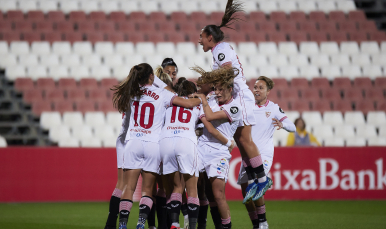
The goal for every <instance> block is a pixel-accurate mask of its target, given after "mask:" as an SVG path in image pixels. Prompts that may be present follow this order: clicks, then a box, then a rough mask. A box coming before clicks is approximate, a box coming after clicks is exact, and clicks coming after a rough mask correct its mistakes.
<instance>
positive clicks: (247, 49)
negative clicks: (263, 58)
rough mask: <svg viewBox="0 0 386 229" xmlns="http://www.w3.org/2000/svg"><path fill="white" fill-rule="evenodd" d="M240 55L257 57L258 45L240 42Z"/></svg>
mask: <svg viewBox="0 0 386 229" xmlns="http://www.w3.org/2000/svg"><path fill="white" fill-rule="evenodd" d="M238 50H239V54H244V55H256V53H258V51H257V45H256V43H255V42H240V43H239V45H238Z"/></svg>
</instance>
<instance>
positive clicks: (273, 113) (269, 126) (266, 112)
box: [252, 100, 287, 158]
mask: <svg viewBox="0 0 386 229" xmlns="http://www.w3.org/2000/svg"><path fill="white" fill-rule="evenodd" d="M253 111H254V115H255V118H256V120H257V124H256V125H254V126H252V139H253V142H254V143H255V144H256V146H257V147H258V148H259V151H260V153H261V154H262V155H263V154H264V155H265V156H267V157H269V158H273V151H274V145H273V133H274V132H275V129H276V128H277V127H275V126H274V125H273V120H272V119H273V118H276V119H277V120H279V121H281V122H282V121H284V120H285V119H287V116H286V114H285V113H284V111H283V110H282V109H281V108H280V107H279V106H278V105H277V104H276V103H274V102H272V101H269V100H267V102H266V103H265V104H264V105H262V106H259V105H256V104H255V108H254V110H253Z"/></svg>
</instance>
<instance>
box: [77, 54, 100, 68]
mask: <svg viewBox="0 0 386 229" xmlns="http://www.w3.org/2000/svg"><path fill="white" fill-rule="evenodd" d="M81 56H82V65H84V66H87V67H92V66H100V65H101V64H102V57H101V56H100V55H99V54H96V53H92V54H85V55H81Z"/></svg>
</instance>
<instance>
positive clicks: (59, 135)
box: [43, 112, 71, 142]
mask: <svg viewBox="0 0 386 229" xmlns="http://www.w3.org/2000/svg"><path fill="white" fill-rule="evenodd" d="M44 113H49V112H44ZM44 113H43V114H44ZM51 113H55V112H51ZM52 124H54V123H52ZM48 137H49V138H50V140H52V141H54V142H58V141H60V140H61V139H66V138H69V137H71V132H70V128H69V127H68V126H65V125H59V126H56V125H54V126H49V131H48Z"/></svg>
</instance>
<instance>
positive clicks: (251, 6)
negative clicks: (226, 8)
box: [220, 0, 258, 13]
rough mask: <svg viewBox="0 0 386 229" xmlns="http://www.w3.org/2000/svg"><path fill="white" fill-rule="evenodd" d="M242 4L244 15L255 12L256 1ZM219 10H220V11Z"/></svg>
mask: <svg viewBox="0 0 386 229" xmlns="http://www.w3.org/2000/svg"><path fill="white" fill-rule="evenodd" d="M243 3H244V10H245V12H246V13H250V12H252V11H257V9H258V7H257V3H256V1H253V0H252V1H245V2H243ZM220 10H221V9H220Z"/></svg>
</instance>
